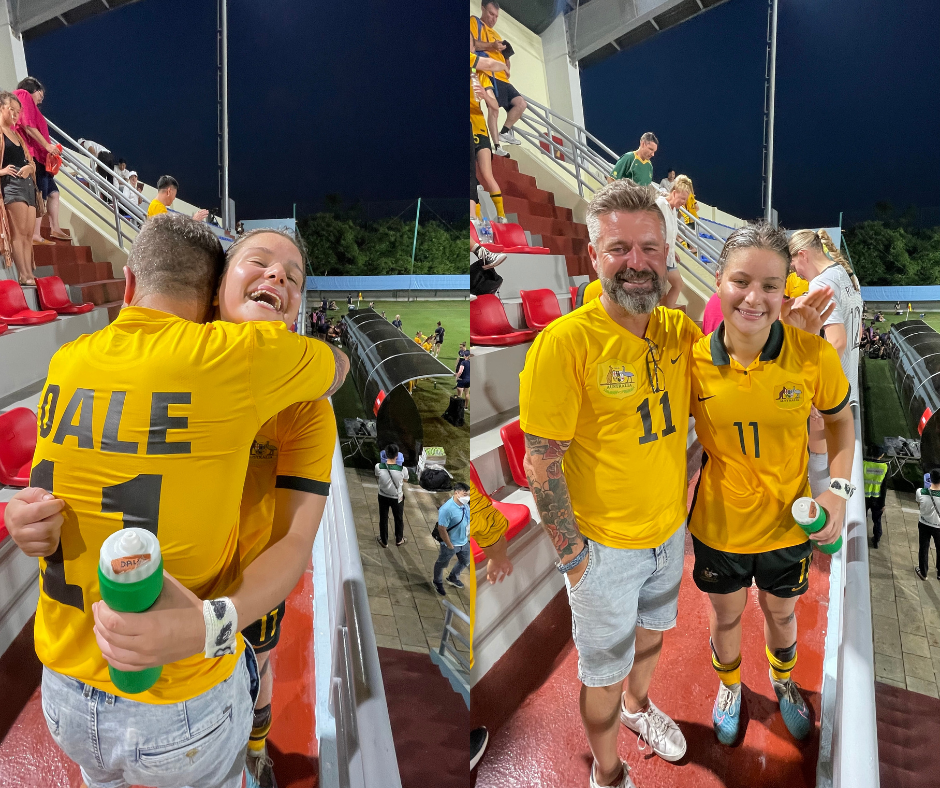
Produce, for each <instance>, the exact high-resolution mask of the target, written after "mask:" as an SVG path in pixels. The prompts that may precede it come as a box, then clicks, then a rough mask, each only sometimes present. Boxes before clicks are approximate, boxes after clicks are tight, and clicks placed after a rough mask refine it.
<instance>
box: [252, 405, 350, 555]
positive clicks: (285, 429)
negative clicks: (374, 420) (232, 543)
mask: <svg viewBox="0 0 940 788" xmlns="http://www.w3.org/2000/svg"><path fill="white" fill-rule="evenodd" d="M335 445H336V420H335V418H334V416H333V408H332V406H331V405H330V403H329V402H328V401H327V400H317V401H316V402H300V403H298V404H296V405H291V406H290V407H289V408H287V409H286V410H283V411H281V412H280V413H278V414H277V416H275V417H274V418H272V419H268V420H267V421H266V422H265V423H264V426H262V427H261V429H260V430H259V431H258V434H257V436H255V439H254V442H253V443H252V444H251V456H250V457H249V458H248V474H247V476H246V477H245V491H244V493H242V505H241V517H240V519H239V524H238V553H239V556H240V558H241V567H242V569H244V568H245V567H246V566H248V564H250V563H251V562H252V561H253V560H254V559H255V558H257V556H258V555H260V554H261V552H262V551H263V550H264V549H265V548H266V547H267V546H268V545H269V544H270V543H271V542H272V541H276V540H277V539H280V538H281V537H283V536H284V534H274V533H273V524H274V505H275V497H276V494H275V490H276V489H277V488H281V489H288V490H300V491H301V492H309V493H315V494H316V495H323V496H326V495H329V494H330V468H331V466H332V464H333V449H334V447H335Z"/></svg>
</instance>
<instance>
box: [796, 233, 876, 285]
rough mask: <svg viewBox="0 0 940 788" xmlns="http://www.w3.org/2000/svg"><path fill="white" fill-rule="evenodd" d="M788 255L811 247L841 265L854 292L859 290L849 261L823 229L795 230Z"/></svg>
mask: <svg viewBox="0 0 940 788" xmlns="http://www.w3.org/2000/svg"><path fill="white" fill-rule="evenodd" d="M789 245H790V255H791V256H795V255H797V254H798V253H800V252H802V251H803V250H804V249H813V250H814V251H816V252H819V253H820V254H823V255H825V256H826V257H828V258H829V259H830V260H832V262H834V263H838V264H839V265H841V266H842V267H843V268H844V269H845V272H846V273H847V274H848V275H849V279H851V280H852V287H854V288H855V292H860V291H861V288H860V287H859V284H858V279H857V278H856V276H855V272H854V271H853V270H852V266H851V265H850V264H849V261H848V260H846V259H845V257H843V255H842V252H840V251H839V247H838V245H837V244H836V242H835V241H833V240H832V237H831V236H830V235H829V233H827V232H826V231H825V230H797V231H796V232H795V233H793V235H791V236H790V243H789Z"/></svg>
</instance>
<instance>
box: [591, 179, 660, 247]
mask: <svg viewBox="0 0 940 788" xmlns="http://www.w3.org/2000/svg"><path fill="white" fill-rule="evenodd" d="M657 194H658V192H657V191H656V189H654V188H653V187H652V186H638V185H637V184H635V183H634V182H633V181H631V180H627V179H622V180H619V181H614V182H613V183H608V184H607V185H606V186H604V187H603V188H602V189H598V190H597V191H596V192H594V196H593V197H592V198H591V202H589V203H588V208H587V228H588V235H589V236H590V238H591V243H592V244H594V245H595V246H596V245H597V239H598V238H599V237H600V234H601V223H600V217H601V216H606V215H607V214H611V213H615V212H617V211H626V212H627V213H651V214H653V215H655V216H658V217H659V224H660V226H661V227H662V228H663V238H665V237H666V219H665V217H664V216H663V212H662V211H661V210H659V206H658V205H657V204H656V195H657Z"/></svg>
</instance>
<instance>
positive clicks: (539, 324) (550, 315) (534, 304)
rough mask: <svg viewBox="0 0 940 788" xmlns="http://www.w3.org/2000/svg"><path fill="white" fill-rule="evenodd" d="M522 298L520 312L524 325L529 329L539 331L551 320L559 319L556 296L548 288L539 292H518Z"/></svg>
mask: <svg viewBox="0 0 940 788" xmlns="http://www.w3.org/2000/svg"><path fill="white" fill-rule="evenodd" d="M519 295H520V296H521V297H522V311H523V312H524V313H525V323H526V325H527V326H528V327H529V328H534V329H535V330H536V331H541V330H542V329H543V328H545V326H547V325H548V324H549V323H551V322H552V321H553V320H556V319H557V318H559V317H561V307H560V306H559V305H558V296H556V295H555V294H554V293H553V292H552V291H551V290H549V289H548V288H543V289H541V290H520V291H519Z"/></svg>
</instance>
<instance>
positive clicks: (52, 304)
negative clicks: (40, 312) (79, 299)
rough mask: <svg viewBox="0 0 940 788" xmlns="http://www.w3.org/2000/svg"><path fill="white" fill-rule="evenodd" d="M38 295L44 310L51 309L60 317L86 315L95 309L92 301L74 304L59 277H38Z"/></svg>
mask: <svg viewBox="0 0 940 788" xmlns="http://www.w3.org/2000/svg"><path fill="white" fill-rule="evenodd" d="M36 295H38V296H39V305H40V306H41V307H42V308H43V309H51V310H52V311H54V312H56V313H57V314H60V315H84V314H85V313H86V312H91V310H92V309H94V308H95V305H94V304H93V303H91V302H90V301H88V302H86V303H82V304H76V303H74V302H73V301H72V300H71V299H70V298H69V294H68V293H67V292H66V290H65V283H64V282H63V281H62V280H61V279H60V278H59V277H58V276H39V277H36Z"/></svg>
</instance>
